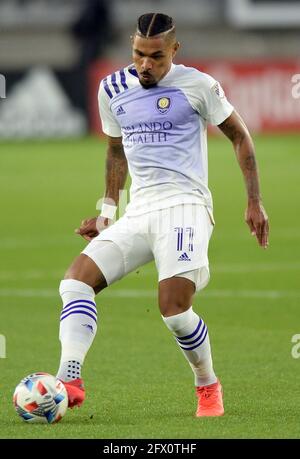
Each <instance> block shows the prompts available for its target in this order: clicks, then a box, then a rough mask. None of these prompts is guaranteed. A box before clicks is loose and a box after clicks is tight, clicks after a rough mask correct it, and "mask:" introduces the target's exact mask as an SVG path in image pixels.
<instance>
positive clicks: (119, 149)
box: [105, 142, 128, 204]
mask: <svg viewBox="0 0 300 459" xmlns="http://www.w3.org/2000/svg"><path fill="white" fill-rule="evenodd" d="M127 169H128V168H127V160H126V157H125V155H124V150H123V146H122V144H120V143H112V142H111V143H110V144H109V147H108V150H107V158H106V193H105V195H106V197H110V198H112V199H113V200H114V201H115V203H116V204H117V203H118V200H119V190H121V189H123V188H124V185H125V182H126V177H127Z"/></svg>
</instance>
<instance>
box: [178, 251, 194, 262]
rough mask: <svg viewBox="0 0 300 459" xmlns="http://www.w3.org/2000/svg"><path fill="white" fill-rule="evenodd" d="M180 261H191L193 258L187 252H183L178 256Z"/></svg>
mask: <svg viewBox="0 0 300 459" xmlns="http://www.w3.org/2000/svg"><path fill="white" fill-rule="evenodd" d="M178 261H191V259H190V258H189V256H188V254H187V253H186V252H183V253H182V254H181V255H180V257H179V258H178Z"/></svg>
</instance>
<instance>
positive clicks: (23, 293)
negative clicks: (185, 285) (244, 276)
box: [0, 288, 300, 300]
mask: <svg viewBox="0 0 300 459" xmlns="http://www.w3.org/2000/svg"><path fill="white" fill-rule="evenodd" d="M99 296H100V297H102V296H103V297H105V298H156V297H157V290H155V289H153V290H142V289H141V290H137V289H120V290H108V289H107V290H104V291H103V292H102V293H100V295H99ZM201 296H203V297H205V298H257V299H260V298H261V299H274V300H276V299H281V298H300V291H297V290H230V289H228V290H227V289H219V290H209V289H208V290H207V291H204V292H203V293H201ZM0 297H4V298H5V297H6V298H15V297H22V298H26V297H27V298H55V297H56V298H57V299H58V298H59V294H58V289H20V288H15V289H7V288H3V289H0Z"/></svg>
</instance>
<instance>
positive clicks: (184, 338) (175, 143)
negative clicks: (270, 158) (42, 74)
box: [58, 13, 268, 417]
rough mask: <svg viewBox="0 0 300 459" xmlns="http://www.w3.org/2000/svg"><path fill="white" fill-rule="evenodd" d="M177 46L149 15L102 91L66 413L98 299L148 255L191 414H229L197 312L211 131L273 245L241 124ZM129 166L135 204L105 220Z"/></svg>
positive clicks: (70, 291)
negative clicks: (102, 165) (97, 191)
mask: <svg viewBox="0 0 300 459" xmlns="http://www.w3.org/2000/svg"><path fill="white" fill-rule="evenodd" d="M178 48H179V43H178V41H177V39H176V34H175V26H174V22H173V19H172V18H171V17H169V16H167V15H164V14H159V13H149V14H144V15H142V16H141V17H140V18H139V19H138V24H137V29H136V31H135V34H134V36H133V37H132V53H133V64H131V65H129V66H128V67H126V68H122V69H121V70H119V71H117V72H114V73H113V74H111V75H109V76H107V77H106V78H104V79H103V81H101V83H100V88H99V109H100V116H101V120H102V127H103V131H104V133H105V134H106V135H107V142H108V147H107V161H106V191H105V199H104V204H103V206H102V210H101V214H100V217H98V218H97V217H95V218H91V219H87V220H84V221H83V222H82V224H81V226H80V228H79V229H78V230H76V232H77V233H78V234H80V235H81V236H83V237H84V238H85V239H86V240H88V241H90V243H89V244H88V245H87V247H86V248H85V249H84V250H83V252H82V253H81V254H80V255H79V256H78V257H77V258H76V259H75V261H74V262H73V263H72V265H71V266H70V268H69V269H68V271H67V273H66V275H65V279H64V280H62V281H61V284H60V294H61V297H62V301H63V309H62V313H61V321H60V341H61V346H62V353H61V361H60V367H59V370H58V378H60V379H61V380H62V381H64V382H65V384H66V388H67V390H68V394H69V404H70V406H71V407H72V406H75V405H78V406H79V405H80V404H81V403H82V402H83V400H84V397H85V392H84V387H83V381H82V379H81V366H82V364H83V362H84V359H85V356H86V354H87V352H88V350H89V348H90V346H91V344H92V342H93V340H94V338H95V335H96V331H97V309H96V304H95V294H97V293H99V292H100V291H101V290H103V289H104V288H105V287H107V286H109V285H111V284H112V283H114V282H116V281H117V280H119V279H121V278H122V277H124V276H125V275H126V274H127V273H129V272H131V271H133V270H135V269H136V268H137V267H139V266H141V265H143V264H145V263H148V262H149V261H151V260H153V259H154V260H155V264H156V268H157V271H158V276H159V285H158V296H159V308H160V312H161V316H162V319H163V321H164V322H165V324H166V326H167V328H168V329H169V330H170V331H171V333H172V334H173V335H174V337H175V341H176V342H177V345H178V346H179V348H180V349H181V351H182V353H183V355H184V357H185V358H186V359H187V361H188V363H189V365H190V367H191V369H192V371H193V373H194V378H195V386H196V395H197V398H198V406H197V411H196V416H198V417H202V416H221V415H223V414H224V407H223V399H222V387H221V383H220V381H219V379H218V378H217V376H216V374H215V372H214V368H213V363H212V356H211V348H210V342H209V335H208V329H207V326H206V324H205V322H204V321H203V319H202V318H200V317H199V315H198V314H197V313H196V312H195V311H194V310H193V306H192V304H193V297H194V294H195V292H196V291H199V290H200V289H203V288H204V287H205V285H206V284H207V282H208V280H209V265H208V258H207V250H208V244H209V239H210V237H211V233H212V230H213V226H214V218H213V208H212V198H211V194H210V191H209V188H208V181H207V139H206V129H207V125H208V124H212V125H216V126H218V127H219V128H220V129H221V131H222V132H223V133H224V134H225V135H226V136H227V137H228V138H229V139H230V140H231V142H232V144H233V148H234V150H235V153H236V156H237V159H238V162H239V165H240V168H241V171H242V173H243V176H244V179H245V184H246V191H247V209H246V217H245V219H246V222H247V224H248V226H249V228H250V231H251V233H252V234H253V235H255V236H256V238H257V241H258V243H259V245H260V246H261V247H263V248H266V247H267V246H268V218H267V215H266V212H265V210H264V208H263V205H262V201H261V196H260V190H259V179H258V172H257V166H256V161H255V153H254V147H253V142H252V140H251V137H250V134H249V132H248V130H247V127H246V126H245V123H244V122H243V120H242V119H241V117H240V116H239V115H238V113H237V112H236V111H235V110H234V108H233V107H232V105H231V104H230V103H229V102H228V100H227V99H226V97H225V95H224V92H223V90H222V87H221V86H220V84H219V83H218V82H217V81H215V80H214V79H213V78H212V77H211V76H209V75H207V74H205V73H202V72H199V71H198V70H196V69H194V68H189V67H185V66H184V65H175V64H173V58H174V56H175V54H176V51H177V50H178ZM127 170H129V174H130V177H131V180H132V185H131V190H130V191H131V192H130V202H129V204H128V206H127V208H126V212H125V214H124V215H123V216H122V217H121V218H120V219H119V220H117V221H116V222H115V223H113V224H111V223H112V219H113V218H114V215H115V212H116V208H117V204H118V199H119V190H121V189H123V188H124V185H125V180H126V176H127ZM226 205H228V200H227V201H226Z"/></svg>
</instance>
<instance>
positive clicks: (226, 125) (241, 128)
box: [218, 111, 269, 248]
mask: <svg viewBox="0 0 300 459" xmlns="http://www.w3.org/2000/svg"><path fill="white" fill-rule="evenodd" d="M218 127H219V128H220V129H221V131H222V132H223V133H224V134H225V135H226V136H227V137H228V138H229V139H230V140H231V142H232V144H233V147H234V150H235V153H236V156H237V160H238V162H239V165H240V168H241V170H242V173H243V175H244V179H245V184H246V190H247V195H248V206H247V209H246V213H245V220H246V223H247V224H248V226H249V228H250V231H251V234H252V235H255V236H256V238H257V240H258V243H259V244H260V245H261V246H262V247H264V248H267V246H268V235H269V223H268V216H267V214H266V211H265V209H264V207H263V205H262V202H261V196H260V190H259V177H258V170H257V165H256V160H255V152H254V145H253V141H252V139H251V136H250V134H249V131H248V129H247V127H246V125H245V123H244V121H243V120H242V118H241V117H240V116H239V114H238V113H237V112H236V111H233V113H232V114H231V115H230V116H229V117H228V118H227V119H226V120H225V121H223V123H221V124H219V126H218Z"/></svg>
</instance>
